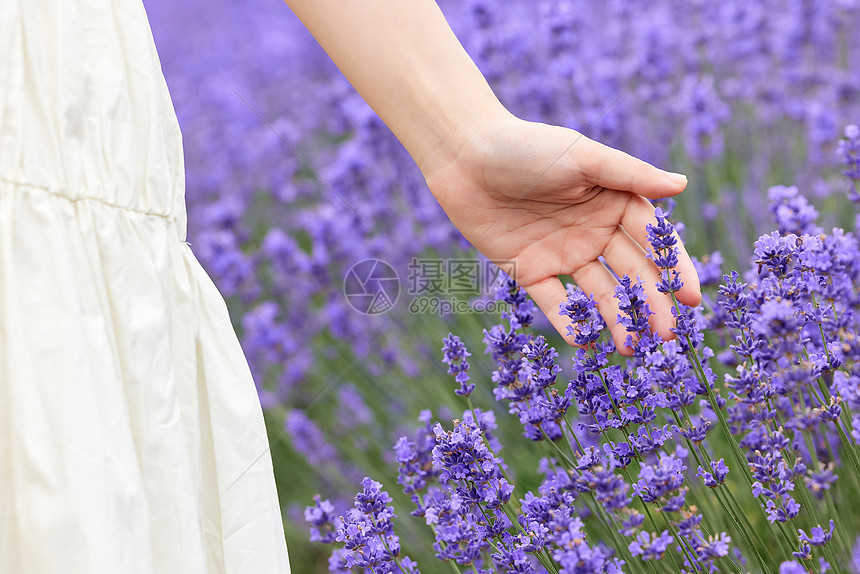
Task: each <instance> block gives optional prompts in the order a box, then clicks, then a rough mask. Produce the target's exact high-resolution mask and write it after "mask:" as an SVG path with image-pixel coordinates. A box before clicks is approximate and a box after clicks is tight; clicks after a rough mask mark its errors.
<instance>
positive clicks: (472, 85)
mask: <svg viewBox="0 0 860 574" xmlns="http://www.w3.org/2000/svg"><path fill="white" fill-rule="evenodd" d="M285 1H286V2H287V4H288V5H289V6H290V8H291V9H292V10H293V11H294V12H295V13H296V15H297V16H298V17H299V19H301V21H302V22H303V23H304V24H305V26H307V27H308V29H309V30H310V31H311V33H312V34H313V35H314V37H315V38H316V39H317V41H318V42H319V43H320V45H322V47H323V48H324V49H325V51H326V52H327V53H328V54H329V56H330V57H331V58H332V60H334V62H335V64H337V66H338V67H339V68H340V70H341V71H342V72H343V74H344V75H345V76H346V77H347V79H348V80H349V81H350V83H352V85H353V86H354V87H355V88H356V90H358V92H359V93H360V94H361V95H362V97H364V99H365V100H366V101H367V102H368V103H369V104H370V106H371V107H372V108H373V109H374V110H375V111H376V113H377V114H379V116H380V117H381V118H382V120H383V121H384V122H385V123H386V124H387V125H388V127H389V128H390V129H391V130H392V131H393V132H394V134H395V135H396V136H397V137H398V139H399V140H400V141H401V143H403V145H404V147H406V149H407V151H408V152H409V153H410V154H411V155H412V157H413V158H414V159H415V161H416V163H417V164H418V166H419V168H420V169H421V170H422V172H423V173H424V174H425V175H428V174H430V173H432V172H433V171H434V170H435V169H438V168H439V167H442V166H444V165H446V164H448V163H450V162H451V161H453V160H454V159H456V157H457V154H458V153H459V150H460V149H462V148H463V146H465V145H468V142H469V134H470V133H475V130H476V128H477V126H478V125H479V124H481V123H483V122H487V121H492V120H493V119H495V118H502V117H504V116H506V115H507V112H506V111H505V110H504V108H503V107H502V105H501V104H500V103H499V101H498V99H497V98H496V97H495V95H494V94H493V92H492V90H491V89H490V87H489V86H488V85H487V82H486V80H485V79H484V77H483V76H482V75H481V73H480V71H479V70H478V68H477V67H476V66H475V64H474V63H473V62H472V60H471V59H470V58H469V56H468V55H467V54H466V52H465V50H464V49H463V47H462V46H461V45H460V42H459V41H458V40H457V38H456V36H454V33H453V32H452V31H451V28H450V27H449V26H448V24H447V22H446V21H445V18H444V16H443V15H442V12H441V11H440V10H439V7H438V6H437V5H436V3H435V2H434V1H433V0H285Z"/></svg>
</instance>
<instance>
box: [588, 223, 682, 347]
mask: <svg viewBox="0 0 860 574" xmlns="http://www.w3.org/2000/svg"><path fill="white" fill-rule="evenodd" d="M603 256H604V257H605V258H606V262H607V263H608V264H609V266H610V267H612V270H613V271H614V272H615V273H616V274H617V275H619V276H620V275H627V276H628V277H630V279H631V280H633V281H636V280H641V281H642V287H643V289H645V295H646V296H647V297H648V299H647V301H646V302H647V304H648V308H649V309H650V310H651V312H652V313H653V315H651V316H649V317H648V325H649V326H650V327H651V330H652V331H656V332H657V333H659V334H660V336H661V337H662V338H663V340H665V341H668V340H669V339H673V338H674V337H675V334H674V333H672V327H674V326H675V317H674V316H673V315H672V306H673V303H672V299H671V297H669V296H668V295H666V294H665V293H660V292H659V291H658V290H657V283H659V282H660V270H659V269H658V268H657V266H656V265H654V262H653V261H651V260H650V259H648V258H647V257H646V256H645V250H644V249H642V246H641V245H639V244H638V243H636V241H634V240H633V238H631V237H630V236H629V235H628V234H627V232H626V231H624V229H623V228H622V227H619V228H618V230H617V231H616V232H615V233H614V234H613V235H612V237H611V238H610V240H609V243H607V245H606V250H605V251H604V252H603Z"/></svg>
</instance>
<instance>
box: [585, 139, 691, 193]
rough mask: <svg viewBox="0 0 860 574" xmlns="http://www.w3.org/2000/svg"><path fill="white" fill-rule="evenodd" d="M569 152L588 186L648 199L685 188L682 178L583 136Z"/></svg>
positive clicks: (684, 179)
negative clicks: (615, 190) (614, 190)
mask: <svg viewBox="0 0 860 574" xmlns="http://www.w3.org/2000/svg"><path fill="white" fill-rule="evenodd" d="M571 153H572V154H574V157H573V159H574V161H575V162H576V164H577V165H578V167H579V171H580V173H581V174H582V176H583V178H584V179H585V180H586V181H587V182H588V183H591V184H592V185H599V186H601V187H606V188H609V189H617V190H620V191H630V192H633V193H635V194H637V195H641V196H643V197H647V198H649V199H659V198H663V197H670V196H673V195H678V194H679V193H681V192H682V191H684V188H685V187H687V178H686V177H685V176H683V175H681V174H679V173H671V172H668V171H663V170H662V169H658V168H656V167H654V166H653V165H651V164H649V163H646V162H644V161H642V160H641V159H638V158H635V157H633V156H631V155H628V154H626V153H624V152H623V151H619V150H617V149H613V148H611V147H609V146H606V145H603V144H601V143H598V142H596V141H594V140H591V139H588V138H586V137H585V136H582V141H580V142H578V143H577V144H576V145H575V146H573V148H572V150H571Z"/></svg>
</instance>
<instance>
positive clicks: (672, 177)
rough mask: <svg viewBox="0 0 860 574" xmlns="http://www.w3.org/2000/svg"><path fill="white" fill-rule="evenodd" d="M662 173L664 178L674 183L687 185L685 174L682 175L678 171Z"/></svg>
mask: <svg viewBox="0 0 860 574" xmlns="http://www.w3.org/2000/svg"><path fill="white" fill-rule="evenodd" d="M663 174H664V175H665V176H666V179H668V180H669V181H670V182H672V183H673V184H674V185H687V176H686V175H683V174H680V173H674V172H671V171H664V172H663Z"/></svg>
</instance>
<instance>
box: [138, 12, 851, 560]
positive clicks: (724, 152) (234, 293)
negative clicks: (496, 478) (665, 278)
mask: <svg viewBox="0 0 860 574" xmlns="http://www.w3.org/2000/svg"><path fill="white" fill-rule="evenodd" d="M144 3H145V5H146V8H147V12H148V14H149V17H150V20H151V23H152V28H153V33H154V36H155V40H156V44H157V46H158V50H159V54H160V57H161V61H162V65H163V69H164V73H165V75H166V77H167V82H168V85H169V87H170V91H171V95H172V97H173V101H174V105H175V108H176V113H177V115H178V117H179V123H180V125H181V128H182V132H183V135H184V145H185V159H186V167H187V192H186V196H187V204H188V211H189V218H188V220H189V230H188V241H189V242H190V243H191V245H192V249H193V251H194V252H195V253H196V255H197V257H198V258H199V259H200V260H201V262H202V263H203V265H204V267H205V268H206V270H207V271H208V272H209V274H210V275H211V276H212V278H213V279H214V280H215V283H216V284H217V285H218V287H219V289H220V290H221V292H222V293H223V295H224V296H225V298H226V299H227V302H228V306H229V308H230V313H231V317H232V320H233V323H234V326H235V328H236V330H237V332H238V334H239V336H240V340H241V342H242V346H243V348H244V350H245V353H246V354H247V357H248V360H249V362H250V365H251V369H252V371H253V373H254V376H255V380H256V384H257V386H258V391H259V394H260V399H261V401H262V404H263V407H264V409H265V413H266V420H267V425H268V431H269V435H270V439H271V440H272V441H273V445H272V457H273V461H274V465H275V472H276V479H277V483H278V490H279V495H280V499H281V504H282V506H283V512H284V523H285V527H286V535H287V540H288V545H289V548H290V555H291V561H292V564H293V569H294V572H296V573H297V574H302V573H306V572H323V571H325V570H326V568H327V566H326V557H327V554H328V550H327V549H325V548H323V547H320V546H319V545H316V544H311V543H310V542H309V541H308V531H307V526H306V525H305V523H304V520H303V517H302V512H303V509H304V507H305V506H306V505H308V504H311V503H312V496H313V495H314V494H315V493H320V494H321V495H322V496H323V498H329V499H331V500H332V502H333V503H334V504H335V506H336V507H337V508H338V509H342V508H345V507H346V506H347V505H349V504H351V500H352V496H353V493H354V492H355V490H356V488H358V484H359V482H360V480H361V478H362V477H363V476H368V475H369V476H371V477H373V478H374V479H375V480H379V481H381V482H383V483H384V484H385V486H386V488H387V490H388V491H389V492H390V493H391V494H392V496H394V497H395V499H396V505H400V508H408V503H407V504H403V503H404V501H406V500H407V498H406V497H404V496H403V495H402V493H401V492H400V489H399V487H398V485H397V483H396V464H395V463H394V454H393V451H392V445H393V444H394V443H395V441H396V440H397V438H398V437H399V436H401V435H404V434H408V433H411V432H412V429H413V428H415V427H416V426H417V425H419V423H418V417H419V415H420V413H421V412H422V410H425V409H429V410H431V411H432V412H433V415H434V417H436V418H438V419H440V420H443V421H444V420H449V421H450V418H451V417H452V416H454V414H455V413H457V412H462V409H463V405H462V403H461V401H460V399H459V397H457V396H456V395H454V394H453V392H452V390H453V388H454V387H455V385H454V383H453V380H452V379H451V378H450V377H449V376H448V375H446V374H445V370H446V366H445V365H443V364H442V363H441V362H440V359H441V353H440V350H439V349H440V347H441V344H442V338H443V337H444V336H445V335H447V334H448V332H450V331H453V332H455V333H457V334H459V335H460V336H461V338H463V340H464V342H465V343H466V345H467V347H469V348H470V349H472V351H473V355H474V356H473V357H472V358H471V359H470V360H471V362H472V365H473V367H472V369H473V373H489V372H490V371H491V370H492V368H491V367H490V366H489V365H490V359H489V358H487V357H485V356H484V355H483V354H482V353H481V352H480V351H481V349H483V343H482V337H483V334H482V330H483V329H484V328H488V327H489V326H491V325H492V324H494V323H495V322H497V321H498V317H497V316H496V315H494V314H492V313H440V312H439V309H438V308H435V309H434V308H433V305H424V304H423V303H422V305H419V306H416V305H415V304H414V303H415V301H417V300H419V299H417V298H416V295H417V294H416V293H415V292H414V289H413V290H412V292H410V289H408V287H409V282H408V281H407V278H408V277H409V276H410V272H413V274H414V269H415V262H416V260H417V261H419V262H421V261H447V260H450V259H463V260H471V261H477V262H480V258H479V257H478V256H477V255H476V254H475V253H474V252H473V251H472V250H470V247H469V246H468V244H467V243H466V242H465V241H464V240H463V238H462V237H461V236H460V235H459V232H457V231H456V230H455V229H454V227H453V226H452V225H450V223H449V222H448V220H447V217H446V216H445V214H444V213H443V212H442V210H441V209H440V208H439V207H438V205H437V204H436V202H435V200H434V199H433V197H432V195H431V194H430V193H429V192H428V191H427V189H426V186H425V184H424V181H423V179H422V177H421V174H420V173H419V171H418V169H417V167H416V166H415V165H414V163H413V162H412V160H411V158H410V157H409V156H408V155H407V154H406V152H405V151H404V149H403V148H402V146H401V145H400V144H399V142H398V141H397V140H396V139H395V138H394V137H393V135H392V134H391V133H390V132H389V131H388V129H387V128H386V127H385V125H384V124H382V123H381V121H380V120H379V119H378V118H377V117H376V116H375V114H374V113H373V111H372V110H370V109H369V107H368V106H367V105H366V104H365V103H364V102H363V101H362V100H361V98H360V97H359V96H358V95H357V94H356V93H355V91H354V90H353V89H352V88H351V87H350V86H349V84H348V83H347V82H346V80H345V79H344V78H343V77H342V76H341V74H340V73H339V72H338V70H337V69H336V68H335V67H334V65H333V64H332V63H331V62H330V61H329V59H328V58H327V56H326V55H325V53H324V52H323V51H322V50H321V49H320V48H319V46H318V45H317V44H316V42H315V41H314V40H313V38H312V37H311V36H310V35H309V34H308V33H307V31H306V30H305V29H304V28H303V27H302V25H301V23H300V22H298V21H297V20H296V18H295V17H294V16H293V15H292V13H291V12H290V10H289V8H288V7H287V6H286V5H285V4H284V3H283V2H280V1H278V0H243V1H242V2H235V1H231V0H207V1H205V2H204V1H203V0H145V2H144ZM439 3H440V6H441V7H442V9H443V11H444V13H445V15H446V16H447V18H448V20H449V22H450V23H451V25H452V27H453V28H454V30H455V32H456V33H457V34H458V36H459V37H460V39H461V41H462V42H463V44H464V46H465V47H466V49H467V51H468V52H469V53H470V54H471V55H472V57H473V58H474V59H475V61H476V62H477V64H478V66H479V67H480V68H481V70H482V71H483V72H484V74H485V75H486V76H487V78H488V80H489V81H490V83H491V85H492V86H493V88H494V89H495V91H496V93H497V94H498V96H499V98H500V99H501V100H502V102H503V103H504V104H505V105H506V106H507V107H508V108H509V109H510V110H511V111H512V112H514V113H515V114H517V115H519V116H521V117H523V118H526V119H530V120H536V121H541V122H546V123H553V124H559V125H563V126H567V127H570V128H573V129H577V130H580V131H585V132H586V134H587V135H588V136H589V137H591V138H593V139H596V140H599V141H601V142H604V143H606V144H608V145H611V146H614V147H618V148H620V149H623V150H624V151H627V152H628V153H630V154H633V155H635V156H638V157H641V158H642V159H644V160H646V161H649V162H651V163H654V164H655V165H657V166H659V167H662V168H665V169H670V170H673V171H679V172H682V173H685V174H687V175H688V177H689V180H690V185H689V187H688V190H687V192H686V193H684V194H683V196H682V197H681V198H680V199H679V200H678V204H677V206H676V209H675V213H674V217H675V219H676V220H678V221H680V222H683V224H684V230H683V232H684V234H685V239H686V242H687V246H688V249H689V251H690V253H691V254H693V255H695V256H697V257H698V258H699V260H700V261H702V262H705V263H707V264H709V266H710V267H709V268H710V270H711V272H712V273H713V272H715V270H719V269H721V270H722V271H727V270H730V269H735V268H746V267H747V266H748V261H749V257H750V254H751V246H752V242H753V240H754V239H755V238H756V237H757V236H758V235H759V234H760V233H762V232H766V231H769V230H770V229H771V228H772V225H773V224H772V221H771V219H770V214H769V213H768V210H767V202H766V197H767V189H768V188H769V187H770V186H773V185H778V184H784V185H797V186H798V187H799V188H800V190H801V192H802V193H803V194H805V195H806V196H807V197H808V198H810V200H811V201H812V202H813V203H814V204H815V205H816V206H817V208H818V209H819V211H820V212H821V214H822V215H821V223H822V226H823V227H825V229H827V228H829V226H831V225H836V224H838V225H841V226H843V227H845V228H846V229H854V228H855V222H854V216H853V215H852V214H853V213H854V210H853V209H852V208H849V207H848V206H849V204H850V202H849V201H848V199H846V195H847V193H848V191H849V190H848V186H849V183H848V180H847V179H846V178H844V177H843V176H842V175H841V173H840V169H839V168H840V161H839V158H838V157H837V154H836V153H835V146H836V142H837V141H838V139H839V137H840V136H841V134H842V131H843V130H844V128H845V126H846V125H847V124H850V123H858V122H860V83H858V74H860V71H858V56H860V34H857V29H858V24H860V6H858V3H857V2H854V1H853V0H826V1H813V0H760V1H756V2H749V1H748V0H721V1H714V0H708V1H704V0H654V1H652V2H647V3H646V2H636V1H629V0H607V1H605V2H590V1H586V0H571V1H562V0H550V1H543V2H526V1H508V0H494V1H490V0H468V1H460V2H454V1H448V0H443V1H440V2H439ZM371 228H372V230H371ZM373 230H375V233H374V231H373ZM367 259H376V260H381V261H384V262H385V263H386V264H388V265H390V267H391V268H392V269H393V270H394V272H395V273H396V274H397V276H398V277H399V278H400V293H399V297H398V298H397V301H396V303H394V305H393V306H392V307H391V308H390V309H387V310H386V312H374V313H370V314H368V313H362V312H360V311H358V310H356V309H354V308H353V307H352V306H351V305H350V301H349V300H348V299H347V297H346V296H345V295H344V280H345V278H346V276H347V274H348V271H349V270H350V269H351V268H352V267H353V266H354V265H355V264H356V263H359V262H361V261H364V260H367ZM443 267H444V266H443ZM449 271H450V270H449V269H447V268H445V269H443V274H444V273H447V272H449ZM442 279H445V278H444V277H442ZM347 287H348V286H347ZM485 287H486V285H484V284H480V285H477V286H476V288H475V289H474V292H473V293H467V294H466V295H465V297H467V298H470V300H471V299H474V298H476V297H477V298H481V297H486V295H487V292H486V291H487V290H486V289H485ZM437 295H439V297H441V299H443V300H451V299H452V298H454V296H453V294H452V293H451V292H450V290H448V291H445V290H443V291H442V292H439V293H437ZM463 297H464V295H463V294H458V295H457V297H456V298H459V299H463ZM436 300H437V301H438V300H440V299H439V298H437V299H436ZM424 301H425V302H426V300H424ZM541 324H542V325H543V328H544V330H546V325H547V324H546V323H545V322H543V323H540V322H539V325H538V327H539V328H540V326H541ZM547 334H548V336H549V337H550V338H551V340H552V342H553V343H554V344H556V345H558V343H559V340H558V339H555V338H553V335H552V334H551V333H549V331H548V330H547ZM561 352H562V355H563V358H562V359H561V361H562V364H568V363H565V358H564V355H565V353H567V354H569V351H568V350H565V349H562V350H561ZM476 378H477V377H476ZM473 382H477V383H478V390H477V391H476V394H475V395H474V396H473V401H474V402H475V403H476V406H480V407H481V408H485V409H487V410H495V411H496V415H497V419H499V424H500V428H499V430H498V435H499V437H500V439H501V442H502V444H504V445H505V451H504V455H505V457H506V458H507V459H508V460H509V461H510V460H515V461H516V465H514V468H512V472H513V473H514V474H515V475H516V474H517V469H520V468H522V469H534V468H536V466H537V455H536V454H535V453H533V452H532V451H531V450H530V449H529V448H528V443H529V441H528V440H527V439H526V438H524V437H522V436H521V430H522V429H521V427H519V424H518V423H517V422H516V420H513V421H512V424H506V423H505V422H504V420H505V419H506V418H510V417H509V416H508V415H506V413H505V412H504V410H505V409H504V407H500V406H495V405H496V404H495V401H494V399H493V397H492V393H491V391H490V387H491V386H492V385H491V384H489V381H481V380H474V379H473ZM482 382H483V383H487V384H483V385H482V384H481V383H482ZM529 472H531V470H530V471H529ZM515 478H516V479H517V480H518V481H519V483H520V484H522V485H523V486H524V487H525V488H526V489H528V488H531V487H533V486H534V485H536V484H537V482H538V477H537V476H534V475H532V474H528V473H525V472H523V473H520V476H515ZM402 515H406V512H402ZM398 533H399V534H400V535H401V536H402V538H403V546H404V550H405V551H406V552H407V553H408V554H409V555H410V556H412V557H413V558H415V559H417V560H418V562H419V563H422V562H423V563H429V562H432V561H433V558H432V550H431V549H430V547H429V545H428V544H419V543H417V542H416V540H418V539H419V538H420V537H421V536H426V526H424V525H423V524H422V521H420V520H418V519H414V518H411V517H409V516H401V518H400V520H399V522H398Z"/></svg>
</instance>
